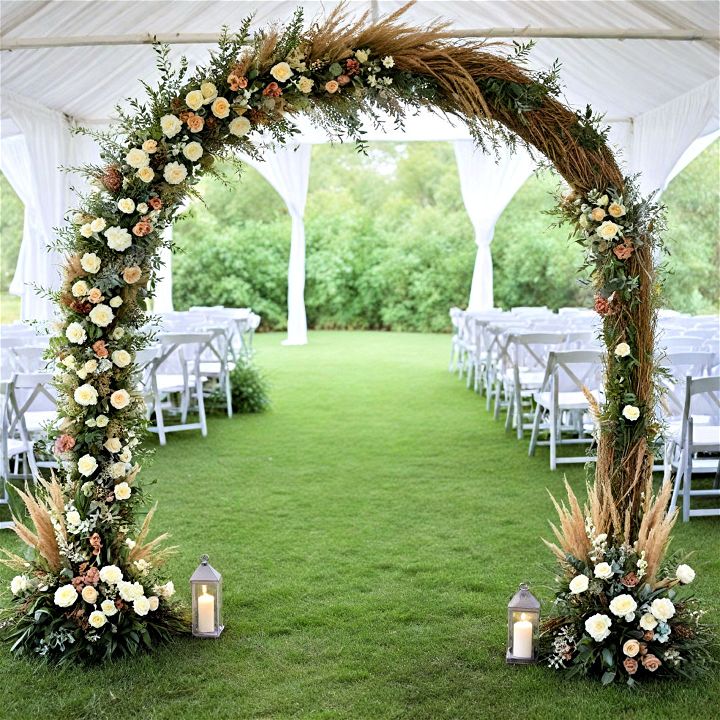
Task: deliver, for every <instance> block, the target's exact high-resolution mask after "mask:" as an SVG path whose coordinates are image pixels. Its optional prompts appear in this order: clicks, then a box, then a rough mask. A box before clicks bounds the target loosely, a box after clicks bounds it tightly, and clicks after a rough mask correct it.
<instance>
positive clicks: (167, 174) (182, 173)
mask: <svg viewBox="0 0 720 720" xmlns="http://www.w3.org/2000/svg"><path fill="white" fill-rule="evenodd" d="M163 177H164V178H165V181H166V182H168V183H170V185H179V184H180V183H181V182H183V180H185V178H186V177H187V168H186V167H185V166H184V165H183V164H182V163H179V162H170V163H168V164H167V165H166V166H165V170H164V171H163Z"/></svg>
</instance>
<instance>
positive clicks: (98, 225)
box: [90, 218, 107, 233]
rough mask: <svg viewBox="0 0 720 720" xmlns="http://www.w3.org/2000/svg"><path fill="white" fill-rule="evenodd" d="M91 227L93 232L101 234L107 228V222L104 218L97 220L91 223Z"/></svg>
mask: <svg viewBox="0 0 720 720" xmlns="http://www.w3.org/2000/svg"><path fill="white" fill-rule="evenodd" d="M90 227H91V228H92V231H93V232H96V233H99V232H102V231H103V230H104V229H105V228H106V227H107V223H106V222H105V219H104V218H95V219H94V220H93V221H92V222H91V223H90Z"/></svg>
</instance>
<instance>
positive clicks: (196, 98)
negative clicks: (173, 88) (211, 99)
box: [185, 90, 205, 110]
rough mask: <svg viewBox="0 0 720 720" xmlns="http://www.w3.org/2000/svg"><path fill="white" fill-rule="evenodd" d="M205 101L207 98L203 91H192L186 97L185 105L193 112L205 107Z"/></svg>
mask: <svg viewBox="0 0 720 720" xmlns="http://www.w3.org/2000/svg"><path fill="white" fill-rule="evenodd" d="M204 100H205V98H204V97H203V94H202V91H200V90H191V91H190V92H189V93H188V94H187V95H186V96H185V104H186V105H187V106H188V107H189V108H190V109H191V110H199V109H200V108H201V107H202V106H203V102H204Z"/></svg>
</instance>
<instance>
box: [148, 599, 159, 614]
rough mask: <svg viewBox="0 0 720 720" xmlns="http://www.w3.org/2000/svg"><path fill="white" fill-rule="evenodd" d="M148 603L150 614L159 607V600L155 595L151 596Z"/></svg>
mask: <svg viewBox="0 0 720 720" xmlns="http://www.w3.org/2000/svg"><path fill="white" fill-rule="evenodd" d="M148 602H149V603H150V612H155V611H156V610H157V609H158V608H159V607H160V598H159V597H158V596H157V595H151V596H150V597H149V598H148Z"/></svg>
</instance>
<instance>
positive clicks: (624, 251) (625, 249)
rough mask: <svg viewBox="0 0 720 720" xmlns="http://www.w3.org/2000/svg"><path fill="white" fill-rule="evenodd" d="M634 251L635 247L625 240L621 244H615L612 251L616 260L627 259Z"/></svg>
mask: <svg viewBox="0 0 720 720" xmlns="http://www.w3.org/2000/svg"><path fill="white" fill-rule="evenodd" d="M634 252H635V247H634V246H633V244H632V243H629V242H628V241H627V240H626V241H625V242H624V243H623V244H622V245H616V246H615V247H614V248H613V253H614V255H615V257H616V258H617V259H618V260H627V259H628V258H629V257H630V256H631V255H632V254H633V253H634Z"/></svg>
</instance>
